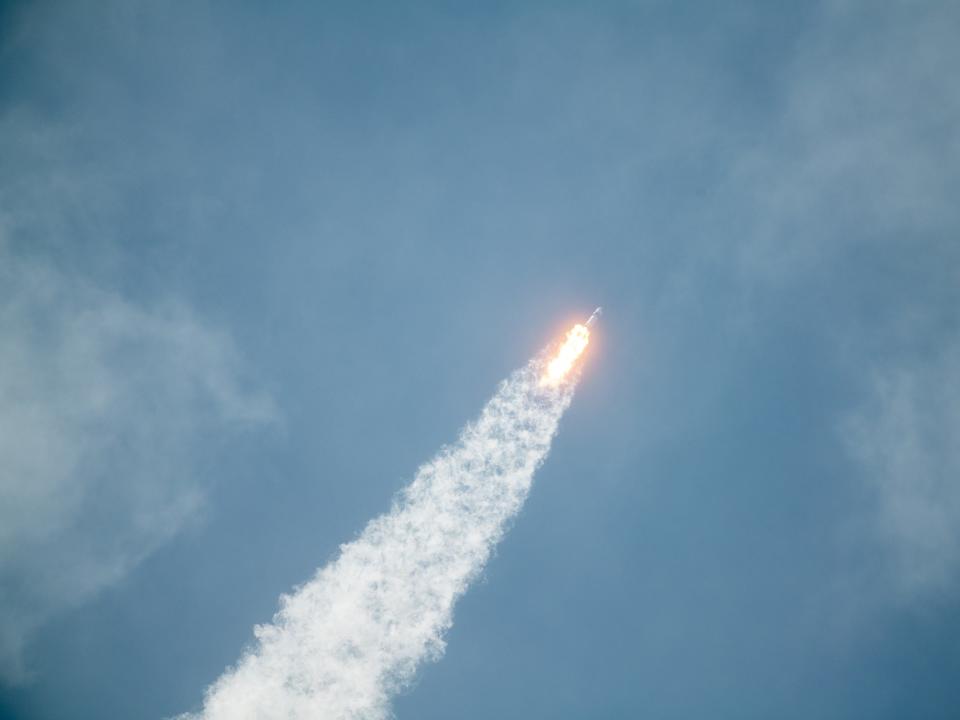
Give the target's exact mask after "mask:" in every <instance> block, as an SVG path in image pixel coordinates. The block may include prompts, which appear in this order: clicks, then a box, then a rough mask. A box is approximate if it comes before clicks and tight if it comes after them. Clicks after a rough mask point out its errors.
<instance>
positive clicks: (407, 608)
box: [181, 313, 596, 720]
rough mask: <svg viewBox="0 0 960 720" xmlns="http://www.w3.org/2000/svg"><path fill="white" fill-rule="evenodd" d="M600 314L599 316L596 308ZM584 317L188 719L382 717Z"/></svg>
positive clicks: (583, 332) (474, 567)
mask: <svg viewBox="0 0 960 720" xmlns="http://www.w3.org/2000/svg"><path fill="white" fill-rule="evenodd" d="M595 316H596V313H595V315H594V316H592V317H591V320H593V319H594V317H595ZM589 334H590V330H589V328H588V327H587V326H586V325H576V326H575V327H574V328H573V329H572V330H571V331H570V332H569V333H568V334H567V338H566V340H565V341H564V342H563V343H562V344H561V345H560V346H559V348H552V349H548V350H546V351H544V352H542V353H540V354H539V355H537V356H536V357H535V358H534V359H533V360H531V361H530V362H529V363H528V364H527V366H526V367H524V368H522V369H520V370H517V371H516V372H514V373H513V374H512V375H511V376H510V377H509V378H508V379H507V380H505V381H503V382H502V383H501V384H500V387H499V388H498V390H497V393H496V395H494V397H493V398H492V399H491V400H490V402H489V403H487V405H486V407H485V408H484V409H483V411H482V412H481V414H480V417H479V418H478V419H477V420H476V421H475V422H473V423H471V424H469V425H467V426H466V427H465V428H464V429H463V430H462V431H461V433H460V437H459V439H458V440H457V442H456V443H455V444H454V445H452V446H449V447H446V448H444V449H443V450H441V451H440V453H439V454H438V455H437V456H436V457H435V458H434V459H433V460H431V461H430V462H428V463H427V464H425V465H423V466H422V467H421V468H420V469H419V470H418V471H417V474H416V476H415V478H414V480H413V482H412V483H411V484H410V485H409V486H408V487H407V488H405V489H404V490H403V491H402V492H401V493H400V494H399V496H398V497H397V499H396V501H395V503H394V506H393V508H392V509H391V510H390V512H388V513H386V514H385V515H382V516H380V517H378V518H376V519H374V520H372V521H371V522H370V524H369V525H367V527H366V528H365V529H364V531H363V533H361V535H360V536H359V537H358V538H357V539H356V540H355V541H353V542H351V543H348V544H346V545H343V546H341V548H340V550H341V552H340V556H339V557H338V558H337V559H336V560H335V561H333V562H332V563H330V564H329V565H327V566H326V567H323V568H321V569H320V570H318V571H317V574H316V575H315V576H314V577H313V579H311V580H310V581H309V582H307V583H306V584H305V585H303V586H301V587H300V588H298V589H297V590H295V591H294V592H293V593H292V594H290V595H284V596H282V597H281V601H280V610H279V611H278V612H277V614H276V615H275V616H274V618H273V622H271V623H270V624H267V625H259V626H257V627H256V628H255V629H254V634H255V635H256V638H257V642H256V644H255V646H254V647H253V648H251V649H250V650H249V651H248V652H247V653H246V654H245V655H244V656H243V657H242V658H241V659H240V661H239V662H238V663H237V665H236V666H235V667H233V668H231V669H229V670H227V671H226V672H225V673H224V674H223V675H222V676H221V677H220V679H219V680H217V681H216V682H215V683H214V684H213V685H212V686H211V687H210V688H209V689H208V690H207V692H206V697H205V699H204V704H203V709H202V710H201V711H200V712H199V713H197V714H194V715H189V714H188V715H183V716H181V720H247V719H250V720H270V719H273V718H276V719H280V718H283V719H284V720H307V719H308V718H309V719H310V720H381V719H382V718H385V717H387V716H388V715H389V700H390V697H391V696H392V694H393V693H395V692H396V691H397V690H399V689H400V688H402V687H403V686H404V685H405V684H406V683H408V682H409V681H410V680H411V679H412V677H413V675H414V673H415V671H416V669H417V667H418V666H419V665H420V664H421V663H422V662H423V661H425V660H429V659H437V658H439V656H440V655H441V654H442V653H443V649H444V633H445V632H446V630H447V629H448V628H449V627H450V625H451V624H452V612H453V606H454V603H455V602H456V600H457V598H459V597H460V595H462V594H463V593H464V591H465V590H466V589H467V586H468V585H469V584H470V581H471V580H473V579H474V578H475V577H476V576H477V575H478V573H479V572H480V571H481V569H482V568H483V566H484V563H485V562H486V561H487V558H488V557H489V556H490V553H491V551H492V549H493V547H494V546H495V545H496V543H497V542H498V541H499V540H500V538H501V537H502V536H503V533H504V531H505V529H506V524H507V522H508V521H509V520H510V518H511V517H513V516H514V515H515V514H516V513H517V511H518V510H519V509H520V507H521V505H522V504H523V501H524V499H525V498H526V496H527V493H528V491H529V489H530V483H531V480H532V479H533V473H534V471H535V470H536V469H537V468H538V467H539V466H540V464H541V463H542V462H543V461H544V459H545V458H546V456H547V452H548V451H549V449H550V441H551V439H552V438H553V436H554V434H555V433H556V431H557V425H558V423H559V421H560V416H561V415H562V414H563V412H564V410H566V408H567V406H569V404H570V400H571V399H572V397H573V390H574V386H575V385H576V381H577V379H578V374H579V366H578V365H577V360H578V358H579V356H580V354H581V353H582V352H583V349H584V348H585V347H586V344H587V342H588V339H589Z"/></svg>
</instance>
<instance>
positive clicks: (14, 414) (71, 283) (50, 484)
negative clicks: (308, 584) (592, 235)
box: [0, 241, 274, 681]
mask: <svg viewBox="0 0 960 720" xmlns="http://www.w3.org/2000/svg"><path fill="white" fill-rule="evenodd" d="M240 377H241V375H240V373H239V360H238V357H237V353H236V350H235V349H234V347H233V345H232V343H231V341H230V339H229V338H228V337H227V336H226V335H225V334H223V333H221V332H217V331H216V330H213V329H211V328H210V327H208V326H206V325H204V324H203V323H202V322H200V321H199V320H198V319H197V318H196V317H195V316H194V315H193V313H191V312H190V310H189V309H188V308H186V307H184V306H183V305H178V304H176V303H169V304H165V305H160V306H157V307H152V308H145V307H140V306H138V305H136V304H134V303H131V302H129V301H127V300H125V299H124V298H123V297H121V296H119V295H118V294H116V293H114V292H110V291H105V290H102V289H100V288H98V287H96V286H94V285H93V284H91V283H90V282H88V281H86V280H83V279H81V278H78V277H73V276H71V275H68V274H65V273H63V272H61V271H58V270H56V269H54V268H53V267H52V266H50V264H49V263H46V262H43V261H41V260H38V259H27V258H25V257H23V256H22V255H17V254H15V253H14V252H12V251H11V250H10V249H9V248H7V247H5V245H4V244H3V243H2V241H0V677H2V678H4V679H5V680H7V681H18V680H22V679H24V678H25V677H26V670H27V667H26V665H25V664H24V661H23V651H24V646H25V643H27V641H28V640H29V638H30V635H31V633H32V632H33V631H34V630H35V629H37V628H38V626H40V625H41V624H43V623H44V622H45V621H46V620H48V619H49V618H50V617H52V616H53V615H55V614H56V613H58V612H61V611H63V610H65V609H67V608H69V607H72V606H75V605H77V604H79V603H81V602H83V601H84V600H86V599H88V598H90V597H91V596H93V595H94V594H96V593H97V592H98V591H100V590H102V589H103V588H105V587H107V586H109V585H110V584H112V583H114V582H116V581H117V580H118V579H119V578H121V577H122V576H123V575H124V574H125V573H126V572H128V571H129V570H130V569H131V568H132V567H133V566H135V565H136V564H137V563H138V562H139V561H140V560H141V559H142V558H143V557H145V556H146V555H147V554H149V553H150V552H151V551H152V550H154V549H155V548H156V547H157V546H159V545H160V544H161V543H163V542H164V541H165V540H166V539H168V538H169V537H170V536H172V535H173V534H174V533H176V532H177V530H178V529H180V528H181V527H182V526H183V524H184V522H186V521H187V519H188V518H190V517H191V516H192V515H193V514H194V513H195V512H196V511H197V509H198V507H200V505H201V504H202V502H203V497H204V492H205V490H206V488H207V487H208V485H209V482H208V480H207V479H206V478H204V477H202V476H201V475H200V474H199V473H198V472H197V471H196V468H195V467H194V464H193V460H194V456H195V451H196V449H197V447H198V446H199V445H198V444H200V443H204V442H205V440H204V437H205V436H206V435H207V434H208V433H209V432H211V431H213V430H214V429H215V428H217V427H220V426H221V425H222V424H223V423H227V424H249V423H259V422H263V421H266V420H269V419H270V418H271V417H272V416H273V412H274V411H273V408H272V405H271V403H270V401H269V399H268V398H267V397H265V396H263V395H260V394H257V393H253V392H250V391H248V390H247V389H246V388H245V387H244V386H243V384H242V383H241V381H240Z"/></svg>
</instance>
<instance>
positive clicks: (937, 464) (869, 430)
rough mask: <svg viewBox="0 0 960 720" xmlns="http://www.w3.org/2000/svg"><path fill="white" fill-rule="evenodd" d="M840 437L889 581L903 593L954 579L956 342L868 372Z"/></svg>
mask: <svg viewBox="0 0 960 720" xmlns="http://www.w3.org/2000/svg"><path fill="white" fill-rule="evenodd" d="M843 432H844V438H845V440H846V443H847V447H848V448H849V449H850V451H851V453H852V454H853V455H854V456H855V457H856V458H857V459H858V460H859V461H860V462H861V463H862V465H863V468H864V471H865V472H864V474H863V476H864V478H865V480H866V481H867V482H868V483H869V484H870V486H871V488H872V489H873V491H874V497H875V499H876V503H877V527H876V529H877V532H878V533H879V534H880V535H881V536H882V537H884V538H885V539H886V540H887V541H888V542H889V547H890V550H891V553H892V559H893V561H894V563H895V565H896V572H895V577H896V578H897V579H898V580H899V582H900V586H901V588H902V589H903V590H905V591H906V592H907V593H909V594H914V593H916V592H924V591H930V590H941V589H944V588H946V587H949V586H951V585H953V584H954V583H955V582H956V581H957V579H958V576H960V344H956V343H955V344H954V345H952V346H951V347H949V348H947V349H946V350H945V351H944V352H942V353H938V354H937V355H936V356H935V357H932V358H929V359H925V360H918V361H915V362H912V363H910V364H904V365H903V366H901V367H897V368H890V367H884V368H881V369H878V370H876V371H875V372H874V373H873V376H872V379H871V383H870V393H869V396H868V399H867V400H866V402H864V404H863V406H862V407H860V408H859V409H857V411H856V412H854V413H852V414H851V415H850V417H848V418H847V420H846V422H845V423H844V425H843Z"/></svg>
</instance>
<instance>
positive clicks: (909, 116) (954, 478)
mask: <svg viewBox="0 0 960 720" xmlns="http://www.w3.org/2000/svg"><path fill="white" fill-rule="evenodd" d="M958 31H960V12H958V10H957V7H956V6H955V5H952V4H949V3H938V2H919V3H907V2H897V3H889V4H887V5H885V6H884V7H883V8H882V9H880V8H878V7H877V6H876V5H875V4H874V3H863V2H857V1H853V0H851V1H846V0H845V1H837V2H827V3H824V5H823V6H822V9H821V12H820V14H819V16H818V17H817V19H816V22H815V23H813V25H812V26H811V28H809V29H808V31H807V32H806V33H804V34H803V35H802V38H803V40H802V42H801V43H799V45H798V49H797V53H796V55H795V57H794V60H793V62H792V63H791V64H790V65H789V66H788V67H787V70H786V71H785V73H784V76H783V78H782V80H783V82H782V84H781V86H780V93H781V97H780V102H781V112H780V113H779V117H778V120H777V122H776V123H775V124H774V126H773V131H772V133H771V135H770V137H769V138H766V139H764V140H763V141H762V142H760V143H758V145H757V147H756V149H755V150H754V151H751V152H748V153H746V154H745V155H744V158H743V160H742V162H741V163H740V164H739V166H738V167H737V170H736V173H735V179H734V184H735V185H737V186H738V188H739V190H738V191H742V189H744V188H746V189H747V190H748V191H749V192H751V193H752V194H753V196H754V198H755V206H754V209H753V210H754V211H753V214H752V217H751V220H750V223H751V225H750V228H749V231H748V232H747V233H745V239H744V241H743V242H742V243H741V245H740V247H739V248H738V263H739V266H740V270H741V271H742V272H743V275H744V277H746V278H748V279H749V282H748V283H747V286H748V287H749V286H752V287H756V286H757V285H758V284H759V285H761V286H763V287H773V288H776V289H779V288H782V287H784V286H789V285H791V284H796V286H808V285H812V286H813V287H816V286H817V284H816V283H811V282H810V279H811V278H813V277H816V274H817V273H823V274H825V275H826V276H828V277H829V278H830V279H831V282H836V285H835V286H834V287H833V288H832V289H831V292H833V293H834V296H835V297H842V298H845V299H849V298H851V297H853V298H856V300H855V303H852V304H850V305H848V306H845V307H839V308H835V312H834V313H831V315H833V317H831V318H829V319H827V318H825V322H824V323H823V327H824V328H825V332H830V333H832V335H831V336H832V337H833V338H834V339H835V340H836V341H837V347H838V348H839V352H838V355H840V356H842V361H843V363H844V364H845V365H846V367H847V369H848V370H849V372H850V373H851V375H854V376H856V377H853V378H852V379H851V382H852V383H853V384H855V383H858V382H860V381H861V379H862V378H863V377H864V376H866V377H867V378H868V379H867V386H868V391H867V392H866V393H865V394H864V396H863V402H862V404H861V405H859V406H857V407H854V408H850V409H849V410H848V411H847V413H846V415H845V417H844V420H843V421H842V423H841V427H842V439H843V442H844V445H845V447H846V448H847V449H848V450H849V451H850V453H851V456H852V457H853V458H854V459H855V460H856V462H857V464H858V467H859V468H860V470H862V472H861V473H860V474H859V477H862V478H863V480H864V481H865V482H866V483H867V486H868V487H869V489H870V493H871V494H872V495H873V496H874V497H875V499H876V501H877V504H876V508H875V509H876V512H875V514H874V520H875V523H874V524H873V525H874V527H875V529H876V530H877V534H876V535H874V540H875V539H876V538H877V537H880V536H882V537H883V538H884V546H883V547H884V548H885V549H886V550H889V553H890V555H889V556H890V557H893V558H895V562H894V563H892V566H891V567H892V568H895V569H893V571H892V572H891V573H889V574H888V578H889V581H890V582H892V584H893V585H895V586H898V587H901V588H905V589H909V590H910V592H911V593H916V592H920V591H925V590H931V589H933V588H935V587H942V586H943V583H945V582H948V581H951V580H952V579H955V578H956V577H957V575H958V573H960V552H958V543H960V532H958V530H957V528H960V455H958V452H957V447H958V446H960V444H958V440H960V403H958V400H960V391H958V389H960V353H958V347H957V345H956V343H955V340H954V339H953V338H954V337H955V336H954V334H953V333H954V332H955V328H956V315H955V308H956V306H957V303H958V302H960V284H958V283H957V278H958V277H960V254H958V252H957V245H956V227H957V226H958V224H960V205H958V204H957V201H956V197H957V190H958V188H960V85H958V84H957V83H956V82H955V81H954V78H955V75H956V69H957V68H958V67H960V45H958V44H957V42H956V36H957V32H958ZM842 267H849V269H850V273H849V276H848V277H843V276H842V275H840V274H839V273H838V272H837V269H838V268H842ZM864 268H866V269H867V272H868V273H869V274H864V272H863V270H864ZM864 278H869V282H870V285H869V286H867V285H863V286H861V287H860V288H855V287H852V285H853V284H854V283H856V282H860V283H864V282H865V281H864ZM847 282H849V283H850V285H851V287H850V288H848V290H849V293H848V294H847V295H844V294H843V291H842V290H841V288H842V287H844V286H845V285H846V284H847ZM905 288H909V292H905ZM854 304H859V305H860V306H862V309H861V308H854V307H852V305H854ZM876 547H880V546H876Z"/></svg>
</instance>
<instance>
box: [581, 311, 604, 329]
mask: <svg viewBox="0 0 960 720" xmlns="http://www.w3.org/2000/svg"><path fill="white" fill-rule="evenodd" d="M602 313H603V308H602V307H598V308H597V309H596V310H594V311H593V315H591V316H590V318H589V319H588V320H587V322H586V323H585V324H586V326H587V327H590V326H591V325H593V323H595V322H596V321H597V320H598V319H599V318H600V315H601V314H602Z"/></svg>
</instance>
